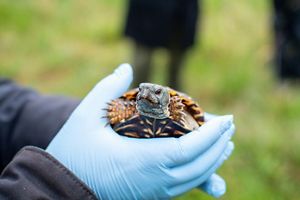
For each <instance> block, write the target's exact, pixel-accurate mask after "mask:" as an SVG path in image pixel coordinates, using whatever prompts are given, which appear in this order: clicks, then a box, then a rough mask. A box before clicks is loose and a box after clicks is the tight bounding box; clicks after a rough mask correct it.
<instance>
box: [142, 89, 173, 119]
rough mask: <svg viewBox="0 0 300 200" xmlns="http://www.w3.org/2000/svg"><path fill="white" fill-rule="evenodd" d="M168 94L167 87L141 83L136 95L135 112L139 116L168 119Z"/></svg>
mask: <svg viewBox="0 0 300 200" xmlns="http://www.w3.org/2000/svg"><path fill="white" fill-rule="evenodd" d="M169 101H170V94H169V90H168V88H167V87H163V86H161V85H157V84H152V83H141V84H140V85H139V92H138V94H137V110H138V112H139V113H140V114H141V115H144V116H147V117H151V118H156V119H164V118H167V117H169V115H170V112H169Z"/></svg>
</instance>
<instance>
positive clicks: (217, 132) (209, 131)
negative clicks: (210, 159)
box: [177, 115, 234, 165]
mask: <svg viewBox="0 0 300 200" xmlns="http://www.w3.org/2000/svg"><path fill="white" fill-rule="evenodd" d="M232 121H233V116H232V115H226V116H221V117H216V118H214V119H212V120H210V121H209V122H207V123H205V124H204V125H203V126H201V127H200V128H198V129H197V130H195V131H192V132H191V133H189V134H187V135H184V136H182V137H180V138H179V139H178V141H179V145H180V147H181V150H182V153H183V155H184V159H185V160H184V159H183V160H184V161H185V162H190V161H191V160H193V159H195V158H197V157H198V156H199V155H201V154H202V153H203V152H205V151H207V149H208V148H210V147H211V146H212V145H213V144H214V143H215V142H216V141H217V140H218V139H219V138H220V136H221V135H223V134H224V133H225V132H226V131H227V130H229V129H230V128H231V126H232V124H233V123H232ZM230 130H231V131H230V136H231V135H232V134H233V133H234V129H230ZM177 165H178V163H177Z"/></svg>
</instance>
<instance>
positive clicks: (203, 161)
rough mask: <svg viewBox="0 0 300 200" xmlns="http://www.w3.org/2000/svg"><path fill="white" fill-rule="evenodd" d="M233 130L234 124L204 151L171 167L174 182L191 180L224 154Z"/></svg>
mask: <svg viewBox="0 0 300 200" xmlns="http://www.w3.org/2000/svg"><path fill="white" fill-rule="evenodd" d="M233 130H234V125H232V126H231V128H230V129H228V130H227V131H226V132H225V133H224V134H223V135H222V136H221V138H220V139H219V140H218V141H217V142H216V143H215V144H213V145H212V146H211V147H210V148H209V149H208V150H207V151H206V152H204V153H203V154H202V155H200V156H199V157H197V158H196V159H194V160H192V161H190V162H188V163H186V164H184V165H181V166H178V167H175V168H172V169H171V175H172V176H173V177H175V179H176V180H178V182H177V183H176V184H180V183H184V182H187V181H191V180H192V179H194V178H195V177H199V176H201V175H202V174H203V173H205V172H206V171H207V170H208V169H210V168H211V166H212V165H214V163H215V162H216V161H217V160H218V159H219V158H220V156H221V155H223V154H224V151H225V149H226V147H227V145H228V142H229V140H230V139H231V134H232V132H233Z"/></svg>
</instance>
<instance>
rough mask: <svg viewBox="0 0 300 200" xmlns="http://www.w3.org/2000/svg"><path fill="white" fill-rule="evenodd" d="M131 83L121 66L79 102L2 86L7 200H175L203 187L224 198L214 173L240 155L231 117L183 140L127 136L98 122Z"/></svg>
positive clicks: (0, 183) (211, 120)
mask: <svg viewBox="0 0 300 200" xmlns="http://www.w3.org/2000/svg"><path fill="white" fill-rule="evenodd" d="M131 81H132V70H131V67H130V66H129V65H126V64H125V65H121V66H120V67H119V68H118V69H117V70H115V72H114V73H113V74H111V75H109V76H107V77H106V78H104V79H103V80H101V81H100V82H99V83H98V84H97V85H96V86H95V87H94V88H93V90H92V91H91V92H90V93H89V94H88V95H87V96H86V97H85V98H84V99H83V100H82V101H81V102H80V101H79V100H76V99H70V98H66V97H58V96H44V95H40V94H38V93H36V92H35V91H33V90H30V89H27V88H23V87H21V86H19V85H17V84H15V83H13V82H12V81H10V80H7V79H0V139H1V140H0V142H1V146H0V156H1V157H0V164H1V165H0V167H1V171H2V173H1V176H0V199H168V198H171V197H174V196H177V195H180V194H182V193H184V192H186V191H188V190H190V189H192V188H194V187H197V186H199V185H200V188H201V189H203V190H204V191H205V192H207V193H208V194H210V195H212V196H214V197H219V196H221V195H222V194H224V192H225V189H226V187H225V182H224V180H223V179H222V178H221V177H219V176H218V175H216V174H214V172H215V171H216V170H217V169H218V168H219V167H220V166H221V164H222V163H223V162H224V160H226V159H227V158H228V156H229V155H230V154H231V152H232V150H233V147H234V146H233V143H232V142H231V141H230V140H231V136H232V134H233V133H234V130H235V128H234V124H233V122H232V116H222V117H210V116H209V115H206V116H207V118H208V121H207V123H205V125H203V126H202V127H200V128H199V129H198V130H195V131H193V132H191V133H189V134H188V135H186V136H182V137H180V138H160V139H146V140H143V139H135V138H127V137H123V136H120V135H118V134H116V133H115V132H114V131H113V129H112V128H111V127H110V126H105V124H106V119H101V118H100V117H99V116H103V115H104V114H105V113H104V112H105V111H104V110H103V108H105V107H106V103H107V102H108V101H110V100H111V99H114V98H117V97H119V96H120V95H121V94H123V93H124V92H125V91H126V90H127V89H128V87H129V85H130V83H131ZM20 149H21V150H20ZM16 152H18V153H17V154H16ZM13 157H14V158H13ZM129 160H130V161H129Z"/></svg>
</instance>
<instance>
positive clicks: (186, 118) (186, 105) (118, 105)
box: [106, 83, 204, 138]
mask: <svg viewBox="0 0 300 200" xmlns="http://www.w3.org/2000/svg"><path fill="white" fill-rule="evenodd" d="M106 117H107V118H108V120H109V123H110V125H111V126H112V128H113V129H114V130H115V131H116V132H117V133H118V134H120V135H125V136H128V137H134V138H153V137H180V136H182V135H184V134H186V133H188V132H190V131H192V130H195V129H196V128H198V127H199V126H201V125H202V124H203V123H204V112H203V110H202V109H201V108H200V107H199V105H198V104H197V103H196V102H194V101H193V100H192V99H191V98H190V97H189V96H187V95H185V94H183V93H180V92H178V91H175V90H173V89H171V88H168V87H164V86H161V85H157V84H152V83H141V84H140V85H139V88H136V89H133V90H130V91H128V92H126V93H125V94H123V95H122V96H121V97H119V98H118V99H115V100H112V101H111V102H109V103H108V108H107V116H106Z"/></svg>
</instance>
